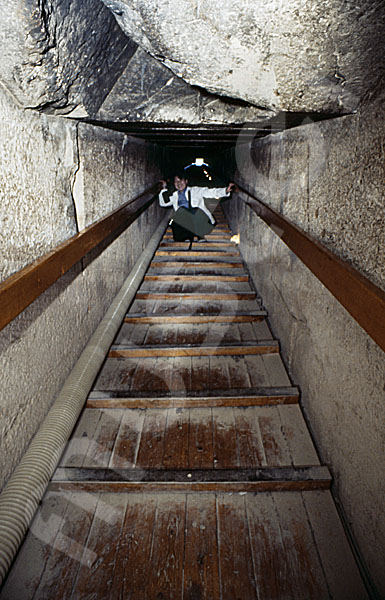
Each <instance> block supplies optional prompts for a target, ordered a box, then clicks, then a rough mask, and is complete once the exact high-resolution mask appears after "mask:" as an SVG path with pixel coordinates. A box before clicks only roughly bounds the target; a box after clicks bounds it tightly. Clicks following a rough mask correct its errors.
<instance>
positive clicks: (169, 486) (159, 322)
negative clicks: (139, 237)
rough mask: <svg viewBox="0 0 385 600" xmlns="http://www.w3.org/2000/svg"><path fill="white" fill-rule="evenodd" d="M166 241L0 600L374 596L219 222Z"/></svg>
mask: <svg viewBox="0 0 385 600" xmlns="http://www.w3.org/2000/svg"><path fill="white" fill-rule="evenodd" d="M216 218H217V221H218V226H217V227H216V228H215V230H214V231H213V232H212V234H211V235H210V236H208V237H209V241H208V242H207V243H199V244H198V243H194V245H193V248H192V250H191V251H190V252H188V251H187V248H188V242H186V243H182V244H177V243H173V242H172V239H171V233H170V232H169V231H167V232H166V233H165V235H164V237H163V240H162V242H161V244H160V246H159V248H158V251H157V252H156V254H155V256H154V258H153V261H152V263H151V265H150V268H149V270H148V272H147V274H146V276H145V278H144V281H143V283H142V286H141V288H140V289H139V291H138V293H137V295H136V299H135V301H134V303H133V304H132V306H131V308H130V311H129V313H128V314H127V316H126V318H125V320H124V323H123V324H122V327H121V330H120V332H119V334H118V336H117V338H116V340H115V343H114V345H113V346H112V347H111V349H110V352H109V355H108V357H107V359H106V361H105V364H104V366H103V368H102V370H101V372H100V374H99V377H98V379H97V381H96V382H95V386H94V390H93V391H92V393H91V394H90V396H89V399H88V402H87V406H86V408H85V409H84V411H83V413H82V415H81V418H80V420H79V422H78V424H77V427H76V429H75V431H74V433H73V436H72V439H71V440H70V441H69V443H68V445H67V448H66V449H65V451H64V453H63V456H62V459H61V463H60V465H59V468H58V469H57V471H56V473H55V476H54V479H53V481H52V483H51V484H50V487H49V490H48V493H47V494H46V496H45V499H44V502H43V504H42V507H41V510H40V511H39V513H38V514H37V516H36V518H35V521H34V523H33V525H32V527H31V531H30V533H29V534H28V536H27V538H26V541H25V543H24V545H23V547H22V549H21V551H20V553H19V555H18V557H17V560H16V562H15V565H14V567H13V569H12V571H11V573H10V575H9V577H8V579H7V581H6V584H5V586H4V588H3V592H2V594H1V598H2V599H3V598H6V599H7V600H11V599H17V600H20V599H23V600H24V599H26V598H31V599H32V598H33V599H36V600H42V599H45V598H47V599H50V600H52V599H53V598H55V599H62V598H72V599H75V600H77V599H79V600H80V599H81V600H83V599H91V598H92V599H96V598H100V599H107V598H108V599H116V600H118V599H130V600H131V599H132V600H134V599H137V600H142V599H149V600H159V599H176V600H180V599H182V598H183V599H187V600H201V599H208V600H209V599H210V600H216V599H223V600H237V599H239V600H248V599H256V598H258V599H260V600H270V599H280V600H293V599H297V598H298V599H303V600H312V599H314V600H322V599H324V598H325V599H326V598H328V599H329V598H334V599H337V600H342V599H346V600H358V599H361V598H367V597H368V596H367V594H366V592H365V589H364V586H363V584H362V581H361V579H360V575H359V572H358V570H357V567H356V565H355V563H354V560H353V556H352V553H351V550H350V547H349V544H348V542H347V539H346V537H345V534H344V531H343V528H342V525H341V523H340V521H339V518H338V515H337V512H336V509H335V506H334V504H333V501H332V498H331V495H330V491H329V486H330V482H331V478H330V473H329V470H328V468H327V467H326V466H324V465H321V464H320V462H319V459H318V456H317V452H316V450H315V448H314V446H313V443H312V439H311V437H310V435H309V432H308V429H307V427H306V424H305V421H304V419H303V416H302V412H301V409H300V406H299V404H298V400H299V394H298V389H297V388H296V387H295V386H293V385H292V383H291V381H290V379H289V377H288V375H287V373H286V370H285V367H284V365H283V363H282V360H281V358H280V354H279V343H278V341H277V340H275V339H274V338H273V336H272V334H271V331H270V329H269V326H268V323H267V319H266V317H267V313H266V311H265V310H264V308H263V306H262V303H261V299H260V298H259V297H258V294H257V293H256V292H255V290H254V289H253V287H252V284H251V282H250V280H249V276H248V273H247V270H246V269H245V266H244V264H243V262H242V259H241V256H240V254H239V251H238V249H237V246H236V245H235V244H234V243H233V242H231V241H230V237H231V233H230V230H229V228H228V225H227V223H226V221H225V219H224V217H223V215H222V213H221V212H219V210H217V212H216Z"/></svg>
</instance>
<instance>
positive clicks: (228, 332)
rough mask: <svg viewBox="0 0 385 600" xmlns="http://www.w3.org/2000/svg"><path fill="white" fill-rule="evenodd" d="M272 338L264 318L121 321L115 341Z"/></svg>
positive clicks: (217, 341) (225, 341) (210, 341)
mask: <svg viewBox="0 0 385 600" xmlns="http://www.w3.org/2000/svg"><path fill="white" fill-rule="evenodd" d="M272 339H273V338H272V335H271V332H270V329H269V327H268V325H267V323H266V320H262V321H254V322H251V323H216V322H214V323H163V324H156V323H155V324H151V323H148V324H140V323H139V324H138V323H136V324H135V323H123V324H122V326H121V328H120V330H119V333H118V335H117V337H116V338H115V341H114V343H115V344H126V345H127V346H135V347H137V346H146V345H175V346H176V345H179V344H184V345H186V344H200V345H204V344H217V345H226V344H242V343H243V342H254V341H262V340H268V341H271V340H272Z"/></svg>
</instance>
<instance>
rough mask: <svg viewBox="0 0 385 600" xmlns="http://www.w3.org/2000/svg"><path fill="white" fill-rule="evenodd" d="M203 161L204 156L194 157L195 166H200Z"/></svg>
mask: <svg viewBox="0 0 385 600" xmlns="http://www.w3.org/2000/svg"><path fill="white" fill-rule="evenodd" d="M204 162H205V159H204V158H196V159H195V165H196V166H197V167H201V166H202V165H203V163H204Z"/></svg>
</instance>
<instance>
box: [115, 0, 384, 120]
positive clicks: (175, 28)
mask: <svg viewBox="0 0 385 600" xmlns="http://www.w3.org/2000/svg"><path fill="white" fill-rule="evenodd" d="M103 1H104V3H105V4H106V6H108V7H109V8H110V9H111V10H112V12H113V13H114V14H115V17H116V19H117V21H118V23H119V24H120V25H121V27H122V29H123V30H124V31H125V32H126V33H127V35H128V36H129V37H130V38H131V39H133V40H134V41H135V42H137V43H138V44H139V45H140V46H141V47H142V48H143V49H144V50H146V51H147V52H149V53H150V54H152V56H154V57H155V58H156V59H157V60H159V61H161V62H162V63H163V64H164V65H166V66H167V67H169V68H170V69H171V70H172V71H173V72H174V73H175V74H176V75H178V76H179V77H181V78H182V79H184V80H185V81H186V82H188V83H189V84H191V85H195V86H199V87H201V88H204V89H206V90H207V91H209V92H211V93H213V94H220V95H223V96H227V97H231V98H240V99H243V100H245V101H247V102H250V103H252V104H254V105H257V106H261V107H265V108H270V109H273V110H285V111H294V112H299V111H306V112H309V111H310V112H311V111H314V112H321V113H343V112H350V111H354V110H355V109H356V108H357V107H358V105H359V104H360V102H361V100H362V99H363V98H364V97H365V96H366V94H367V93H368V92H370V91H371V90H372V89H373V87H375V86H376V85H377V84H378V81H379V79H381V77H383V75H384V67H383V52H384V39H385V35H384V33H385V27H384V24H385V11H384V10H383V3H382V2H381V1H380V0H364V1H362V2H352V1H350V0H346V1H344V2H340V1H337V0H327V1H326V2H319V1H317V0H271V1H269V2H265V0H253V1H252V2H248V1H245V0H103Z"/></svg>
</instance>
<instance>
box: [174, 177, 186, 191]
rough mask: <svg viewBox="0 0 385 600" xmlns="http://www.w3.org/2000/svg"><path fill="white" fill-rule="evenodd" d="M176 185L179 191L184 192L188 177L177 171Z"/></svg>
mask: <svg viewBox="0 0 385 600" xmlns="http://www.w3.org/2000/svg"><path fill="white" fill-rule="evenodd" d="M174 185H175V187H176V189H177V190H178V192H183V190H185V189H186V187H187V178H186V176H185V174H184V173H175V176H174Z"/></svg>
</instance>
